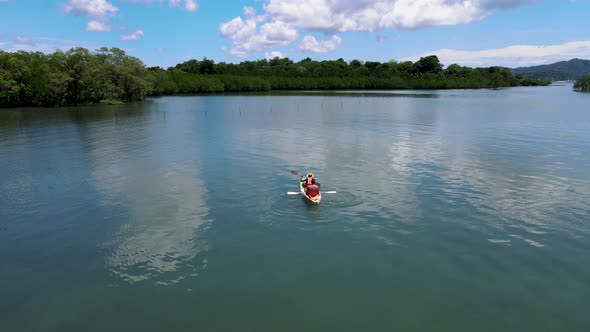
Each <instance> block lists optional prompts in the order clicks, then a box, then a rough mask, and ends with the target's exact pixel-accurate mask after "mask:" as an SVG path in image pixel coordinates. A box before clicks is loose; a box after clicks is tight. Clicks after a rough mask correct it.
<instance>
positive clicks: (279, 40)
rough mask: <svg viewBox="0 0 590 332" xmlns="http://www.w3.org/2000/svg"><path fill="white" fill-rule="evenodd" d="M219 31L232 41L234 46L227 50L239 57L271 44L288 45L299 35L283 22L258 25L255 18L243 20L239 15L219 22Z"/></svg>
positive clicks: (266, 47)
mask: <svg viewBox="0 0 590 332" xmlns="http://www.w3.org/2000/svg"><path fill="white" fill-rule="evenodd" d="M219 32H220V33H221V35H222V36H223V37H225V38H228V39H230V40H232V41H233V43H234V47H233V48H232V49H231V50H230V51H229V52H230V53H231V54H233V55H236V56H240V57H242V56H247V55H249V54H251V53H253V52H258V51H261V50H263V49H268V48H270V47H273V46H281V45H288V44H289V43H291V42H292V41H294V40H296V39H297V38H298V36H299V35H298V33H297V30H295V29H294V28H292V27H291V26H289V25H287V24H285V23H283V22H279V21H275V22H268V23H264V24H262V25H261V26H260V27H258V23H257V22H256V18H249V19H246V20H245V21H244V20H242V18H241V17H236V18H234V19H232V20H231V21H229V22H226V23H222V24H220V26H219Z"/></svg>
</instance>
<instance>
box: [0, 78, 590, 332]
mask: <svg viewBox="0 0 590 332" xmlns="http://www.w3.org/2000/svg"><path fill="white" fill-rule="evenodd" d="M589 100H590V99H589V96H588V95H583V94H575V93H573V92H572V91H571V85H565V86H561V85H555V86H552V87H548V88H514V89H498V90H476V91H472V90H466V91H463V90H454V91H425V92H422V91H401V92H400V91H377V92H374V91H356V92H350V91H346V92H341V91H336V92H327V93H326V92H321V93H318V92H304V93H301V92H297V93H292V92H285V93H272V94H248V95H217V96H186V97H162V98H154V99H150V100H148V101H146V102H141V103H134V104H131V105H123V106H84V107H79V108H56V109H26V110H6V111H2V112H0V153H1V156H2V158H0V207H1V208H0V264H1V266H0V268H2V271H3V273H2V274H0V283H1V284H3V285H13V286H11V287H10V288H6V287H5V288H2V289H1V290H0V319H2V321H3V322H4V323H5V325H6V326H8V327H9V328H10V327H13V329H11V330H32V331H35V330H39V331H46V330H56V331H58V330H79V329H85V327H87V326H88V324H89V323H88V322H93V328H94V329H95V330H101V331H104V330H121V329H122V327H127V325H125V323H124V322H126V321H129V317H133V318H134V319H133V322H134V324H135V325H134V327H133V329H141V330H144V331H152V330H153V331H156V330H163V329H169V328H171V326H168V325H169V324H171V323H170V322H175V324H177V325H174V326H172V329H179V330H190V329H202V330H217V331H233V330H244V329H246V330H256V331H265V330H266V331H274V330H276V324H274V322H286V321H288V322H290V323H289V324H288V325H289V327H287V328H286V330H293V331H303V330H305V331H313V330H320V329H321V330H326V329H328V330H339V331H341V330H342V331H346V330H349V331H358V330H360V329H363V328H366V326H371V327H374V329H377V330H388V329H391V326H396V327H400V328H401V329H402V330H413V331H422V330H449V331H455V330H472V329H474V328H475V329H476V330H478V331H498V330H515V329H516V330H544V329H545V330H555V331H562V330H563V331H585V329H584V327H585V326H588V324H589V323H590V322H588V320H587V318H585V317H586V316H585V315H584V314H585V312H583V310H584V309H585V301H586V299H587V298H588V296H590V288H589V286H588V283H587V280H589V279H590V269H589V268H588V266H590V261H589V258H588V257H589V256H588V255H587V253H588V252H589V251H590V247H589V245H588V243H589V242H588V241H587V240H588V236H590V227H589V225H588V223H587V220H588V216H589V214H590V170H589V169H588V167H587V165H588V164H590V151H589V148H590V146H589V145H588V143H587V142H588V141H590V114H589V113H588V112H587V111H586V108H587V107H586V106H587V104H588V101H589ZM291 169H295V170H297V171H298V172H299V173H300V174H303V173H305V172H307V171H313V172H314V173H315V174H316V176H317V178H318V180H319V182H321V185H322V190H324V191H327V190H335V191H337V194H333V195H328V194H326V195H325V196H324V197H323V202H322V204H321V205H320V206H310V205H308V204H306V203H305V202H304V201H303V200H302V199H301V197H299V196H289V195H286V192H287V191H297V190H298V183H297V181H298V177H297V176H293V175H292V174H291V173H290V172H289V170H291ZM14 298H19V299H21V300H20V301H19V302H18V303H16V304H15V303H13V302H10V301H9V300H6V299H14ZM47 303H51V305H50V307H51V309H50V310H49V311H47V309H46V308H47ZM95 312H99V313H101V315H104V319H101V320H100V321H96V319H94V318H95V317H93V316H92V314H89V313H95ZM162 312H165V313H166V317H167V319H166V320H165V321H162V320H161V319H159V317H161V316H162ZM294 312H296V313H297V315H300V314H302V313H303V314H304V316H305V317H306V319H303V320H298V319H293V317H295V316H294V315H293V313H294ZM5 313H8V314H5ZM392 313H393V314H392ZM465 313H467V314H465ZM268 317H273V320H271V321H269V319H268ZM297 317H299V316H297ZM330 317H348V320H347V321H346V322H345V323H338V322H340V319H331V318H330ZM415 317H419V318H420V319H416V318H415ZM440 317H445V319H440ZM497 317H502V320H498V319H497ZM23 321H24V322H29V323H26V324H29V325H26V326H25V327H24V329H23V328H16V327H22V326H21V325H22V322H23ZM490 322H492V323H490ZM166 324H168V325H166ZM281 324H282V323H281ZM549 327H554V328H553V329H551V328H549Z"/></svg>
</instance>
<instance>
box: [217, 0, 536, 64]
mask: <svg viewBox="0 0 590 332" xmlns="http://www.w3.org/2000/svg"><path fill="white" fill-rule="evenodd" d="M535 1H537V0H298V1H292V0H268V1H267V2H266V3H265V4H264V6H263V8H264V13H263V14H262V15H259V16H256V13H255V11H254V9H253V8H251V7H244V16H245V17H246V20H245V21H244V20H243V19H242V18H241V17H237V18H234V19H233V20H231V21H229V22H225V23H222V24H221V25H220V31H221V34H222V36H224V37H226V38H228V39H230V40H232V42H233V44H234V47H233V48H232V49H231V50H232V51H231V52H232V53H233V54H237V53H239V54H241V55H247V54H251V53H253V52H256V51H259V50H260V48H261V47H252V39H264V38H263V36H261V31H260V30H256V29H254V30H253V29H252V27H251V26H250V24H248V22H249V21H254V22H255V23H259V24H263V25H264V24H276V25H281V26H282V27H283V29H284V30H287V29H288V30H290V31H294V33H292V34H291V36H292V35H295V34H296V35H299V32H300V31H302V30H303V31H308V32H323V33H325V34H326V35H332V36H334V35H336V34H337V33H344V32H352V31H356V32H375V31H380V30H384V29H396V30H414V29H421V28H427V27H432V26H440V25H455V24H464V23H469V22H472V21H475V20H480V19H482V18H484V17H486V16H488V15H489V14H491V13H493V12H495V11H499V10H508V9H511V8H514V7H517V6H521V5H524V4H527V3H531V2H535ZM238 19H239V20H240V21H241V22H242V23H243V26H244V29H248V31H249V36H250V38H248V39H245V40H244V39H240V38H234V37H233V35H232V34H227V33H225V32H224V31H223V29H226V30H227V27H228V25H229V26H235V25H236V24H238V23H239V21H237V20H238ZM263 22H267V23H263ZM241 33H242V34H245V33H246V32H241ZM314 40H315V38H314V39H312V37H309V38H307V40H304V41H302V42H301V43H302V44H303V46H304V47H308V46H309V48H310V50H311V48H315V47H314V45H319V46H321V44H322V43H320V42H317V40H316V41H315V43H314ZM290 42H292V40H291V41H289V42H287V44H288V43H290ZM339 44H340V42H339V41H337V40H336V39H334V37H332V40H331V41H330V43H329V44H328V45H329V46H328V47H332V46H333V45H336V46H338V45H339ZM258 46H260V45H258ZM318 49H325V48H323V47H319V48H318Z"/></svg>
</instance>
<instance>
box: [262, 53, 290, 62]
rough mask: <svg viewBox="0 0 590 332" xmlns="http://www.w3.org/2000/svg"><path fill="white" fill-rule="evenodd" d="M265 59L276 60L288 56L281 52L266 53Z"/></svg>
mask: <svg viewBox="0 0 590 332" xmlns="http://www.w3.org/2000/svg"><path fill="white" fill-rule="evenodd" d="M264 57H265V58H266V60H271V59H274V58H279V59H281V58H286V55H285V54H283V53H281V52H279V51H272V52H266V53H264Z"/></svg>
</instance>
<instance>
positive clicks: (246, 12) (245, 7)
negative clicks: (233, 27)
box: [244, 6, 256, 17]
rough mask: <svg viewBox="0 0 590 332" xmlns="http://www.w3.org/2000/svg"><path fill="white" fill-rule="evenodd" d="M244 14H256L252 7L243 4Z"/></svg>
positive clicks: (249, 15) (248, 15) (247, 15)
mask: <svg viewBox="0 0 590 332" xmlns="http://www.w3.org/2000/svg"><path fill="white" fill-rule="evenodd" d="M244 15H245V16H246V17H252V16H254V15H256V10H254V8H252V7H249V6H244Z"/></svg>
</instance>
